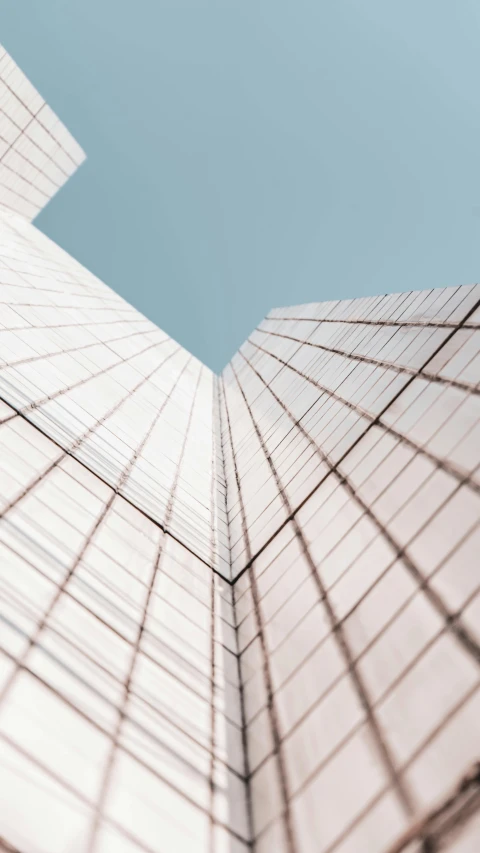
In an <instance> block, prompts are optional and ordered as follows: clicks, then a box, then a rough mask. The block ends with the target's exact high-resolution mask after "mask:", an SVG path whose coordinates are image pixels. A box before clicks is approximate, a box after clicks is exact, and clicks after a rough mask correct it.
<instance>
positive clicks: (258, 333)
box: [0, 52, 480, 853]
mask: <svg viewBox="0 0 480 853" xmlns="http://www.w3.org/2000/svg"><path fill="white" fill-rule="evenodd" d="M0 145H1V146H3V148H2V149H1V150H0V303H1V305H0V519H1V520H0V602H1V606H0V615H1V619H0V743H1V749H0V792H1V798H0V800H1V805H0V849H3V850H6V851H17V853H141V851H144V853H173V851H175V853H177V851H184V850H185V851H186V850H188V851H191V853H207V851H208V853H246V851H248V850H251V849H254V850H255V851H257V853H271V852H272V853H277V851H278V853H418V851H423V853H427V851H428V853H431V851H440V850H448V851H449V853H478V851H479V850H480V818H479V815H480V811H479V809H478V806H479V788H480V768H479V765H478V763H477V762H478V761H479V759H480V726H479V722H478V721H479V720H480V692H479V687H480V595H479V584H480V568H479V557H478V555H479V550H480V530H479V524H480V497H479V489H480V418H479V396H478V393H479V391H478V386H479V380H480V355H479V350H480V346H479V344H480V332H479V324H480V307H479V305H480V288H479V287H478V286H472V287H452V288H445V289H438V290H433V291H425V292H413V293H401V294H394V295H389V296H376V297H372V298H371V299H357V300H348V301H339V302H334V303H323V304H312V305H302V306H296V307H293V308H285V309H277V310H274V311H272V312H271V313H270V314H269V316H268V317H267V318H266V320H264V322H263V323H262V324H261V325H260V326H259V328H258V329H256V330H255V331H254V332H253V333H252V335H251V336H250V338H249V339H248V341H247V342H246V343H245V344H244V346H243V347H242V348H241V349H240V351H239V352H238V353H237V355H236V356H235V357H234V358H233V359H232V362H231V363H230V364H229V365H228V366H227V367H226V368H225V370H224V371H223V373H222V375H221V376H220V377H218V378H217V377H215V376H214V375H213V374H212V372H211V371H210V370H209V369H208V368H206V367H205V366H204V365H202V364H201V363H200V362H199V361H198V360H197V359H196V358H194V357H193V356H191V355H190V354H189V353H188V352H186V351H185V350H184V349H183V348H182V347H180V346H179V345H178V344H176V343H175V341H173V340H172V339H171V338H169V337H168V336H167V335H166V334H164V333H163V332H162V331H160V330H159V329H158V328H157V327H156V326H155V325H154V324H153V323H151V322H149V321H148V320H147V319H145V317H143V316H142V315H141V314H140V313H139V312H138V311H136V310H135V309H133V308H132V307H131V306H130V305H128V304H127V303H126V302H125V301H124V300H123V299H121V298H120V297H119V296H117V295H116V294H115V293H114V292H113V291H112V290H110V289H109V288H108V287H107V286H106V285H105V284H103V283H102V282H100V281H99V280H98V279H97V278H96V277H95V276H93V275H92V274H91V273H89V272H88V271H87V270H85V269H84V268H83V267H82V266H81V265H80V264H78V263H77V262H76V261H74V260H73V259H72V258H71V257H70V256H68V255H67V254H66V253H65V252H63V251H62V250H61V249H60V248H59V247H58V246H56V245H55V244H53V243H52V242H51V241H50V240H48V238H46V237H45V236H44V235H43V234H41V233H40V232H39V231H37V230H36V229H35V227H34V226H33V225H32V224H31V222H30V220H31V219H32V218H33V217H34V216H35V215H36V213H37V212H38V211H39V209H41V207H42V206H43V204H44V203H46V202H47V201H48V199H49V198H50V197H51V196H52V195H53V194H54V192H55V191H56V189H58V187H59V186H60V185H61V184H62V183H63V182H64V180H66V179H67V177H68V175H69V174H71V173H72V172H73V171H74V169H75V168H76V167H77V165H79V164H80V163H81V161H82V159H83V156H84V155H83V153H82V152H81V150H80V149H79V147H78V146H77V144H76V143H75V142H74V140H73V139H72V138H71V136H70V135H69V134H68V132H67V131H66V129H65V128H64V127H63V125H61V123H60V122H59V121H58V120H57V119H56V117H55V116H53V114H52V113H51V111H50V110H49V109H48V107H47V106H46V105H44V103H43V101H42V99H41V98H40V96H39V95H38V93H37V92H36V91H35V90H34V89H33V88H32V87H31V85H30V84H29V83H28V81H26V79H25V77H24V76H23V75H22V74H21V72H20V71H19V69H18V68H17V67H16V66H15V64H14V63H13V61H12V60H11V59H10V57H8V55H7V54H6V53H5V52H3V53H2V54H1V56H0Z"/></svg>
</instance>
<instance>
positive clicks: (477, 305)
mask: <svg viewBox="0 0 480 853" xmlns="http://www.w3.org/2000/svg"><path fill="white" fill-rule="evenodd" d="M479 306H480V300H478V301H477V302H476V303H475V305H473V306H472V308H470V310H469V311H468V312H467V314H466V315H465V316H464V318H463V319H462V320H461V322H460V323H459V324H458V325H457V326H455V327H454V329H453V330H452V332H451V333H450V334H449V335H448V336H447V337H446V338H445V339H444V340H443V341H442V343H441V345H440V346H439V347H437V349H436V350H435V351H434V352H433V353H431V355H429V357H428V358H427V359H426V361H425V362H424V363H423V365H422V366H421V367H420V371H422V370H424V369H425V368H426V367H427V365H428V363H429V362H430V361H431V360H432V359H433V358H434V357H435V356H436V355H437V354H438V353H439V352H440V351H441V350H442V348H443V347H444V346H445V345H446V344H447V343H448V341H449V340H450V339H451V338H452V337H453V335H454V334H455V332H456V331H457V330H458V329H460V328H463V326H464V325H465V323H467V322H468V319H469V317H470V316H471V315H472V314H473V313H474V312H475V311H476V310H477V308H478V307H479ZM270 354H271V353H269V355H270ZM243 358H244V360H245V361H248V360H247V359H246V358H245V356H243ZM414 379H415V377H414V376H411V377H410V378H409V379H408V380H407V381H406V383H405V385H403V387H402V388H400V390H399V391H397V393H396V394H394V396H393V397H392V399H391V400H389V402H388V403H387V404H386V405H385V406H384V408H383V409H382V410H381V411H380V412H379V413H378V415H376V416H375V418H374V420H372V421H371V423H370V424H368V426H367V427H366V429H365V430H364V432H363V433H362V434H361V435H360V436H359V437H358V438H357V439H355V441H354V442H353V443H352V444H351V445H350V447H348V448H347V450H346V451H345V452H344V453H343V454H342V456H341V457H340V458H339V459H338V460H337V462H336V463H335V469H337V468H338V466H339V465H340V464H341V463H342V462H343V461H344V459H345V458H346V457H347V456H348V454H349V453H350V452H351V451H352V450H353V449H354V447H356V446H357V444H359V442H360V441H361V440H362V439H363V438H364V436H365V435H366V434H367V432H369V430H370V429H371V428H372V427H373V426H376V425H377V424H379V423H381V418H382V417H383V415H384V414H385V413H386V411H387V410H388V409H389V408H390V406H392V405H393V404H394V403H395V402H396V401H397V400H398V398H399V397H400V396H401V395H402V394H403V393H404V391H405V390H406V389H407V388H408V387H409V386H410V385H411V384H412V382H413V381H414ZM262 381H263V382H264V384H266V383H265V381H264V380H263V379H262ZM267 387H268V386H267ZM270 391H271V389H270ZM272 393H273V392H272ZM282 405H283V404H282ZM295 422H296V423H297V420H296V419H295ZM382 425H383V424H382ZM402 438H403V437H402ZM326 476H329V474H328V473H327V475H326ZM324 479H325V477H323V478H322V479H321V480H320V482H319V483H317V485H316V486H314V488H313V489H312V490H311V491H310V493H309V494H308V495H307V496H306V497H305V498H304V499H303V500H302V501H301V502H300V504H299V505H298V506H297V508H296V509H295V513H297V512H298V511H299V510H300V509H301V508H302V507H303V506H304V505H305V504H306V503H307V501H308V500H309V499H310V498H311V497H312V495H314V494H315V492H316V491H317V489H318V488H319V486H320V485H321V484H322V483H323V481H324ZM291 520H292V519H291V518H290V517H287V518H286V519H285V521H284V522H282V524H281V525H279V527H278V529H277V530H276V531H275V533H273V534H272V536H270V538H269V539H268V540H267V541H266V542H265V543H264V544H263V545H262V546H261V547H260V548H259V549H258V551H257V552H256V554H255V555H254V557H253V558H252V559H256V558H257V557H258V556H259V555H260V554H261V553H262V552H263V551H264V550H265V548H266V547H267V546H268V545H269V544H270V542H272V540H273V539H274V538H275V536H276V535H277V534H278V533H279V532H280V530H282V529H283V528H284V527H285V526H286V524H288V522H289V521H291ZM248 568H249V563H248V562H247V564H246V565H245V566H244V568H243V569H242V570H241V571H240V572H238V574H237V575H236V577H235V578H234V579H233V581H232V583H235V582H236V581H237V580H238V579H239V578H240V577H241V576H242V574H243V573H244V572H246V571H247V570H248Z"/></svg>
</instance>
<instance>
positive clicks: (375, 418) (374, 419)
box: [242, 344, 480, 492]
mask: <svg viewBox="0 0 480 853" xmlns="http://www.w3.org/2000/svg"><path fill="white" fill-rule="evenodd" d="M254 346H255V347H257V349H259V350H261V351H262V352H264V353H266V354H267V355H269V356H270V357H271V358H274V359H276V360H277V361H280V363H281V364H283V366H284V367H286V368H288V369H289V370H291V371H292V372H293V373H296V374H297V375H298V376H300V377H301V378H302V379H304V380H305V381H306V382H308V383H309V384H310V385H313V386H314V387H315V388H318V390H319V391H320V393H321V394H327V395H328V396H329V397H331V398H332V399H333V400H336V401H337V402H338V403H341V404H342V405H344V406H346V407H347V408H348V409H350V411H352V412H354V413H355V414H357V415H358V416H359V418H366V419H367V420H368V421H369V425H368V427H366V428H365V431H364V432H363V433H362V435H361V436H360V439H361V438H363V437H364V435H365V434H366V433H367V432H368V431H369V429H370V427H371V426H378V427H379V428H380V429H382V430H383V432H384V433H388V434H389V435H392V436H393V437H394V438H396V439H397V440H398V441H400V442H402V443H404V444H406V445H408V446H409V447H410V448H411V449H412V450H414V451H415V453H417V454H422V455H423V456H425V457H426V458H427V459H429V460H430V461H431V462H433V464H434V465H435V467H437V468H440V469H442V470H443V471H446V472H447V473H448V474H450V476H452V477H454V478H455V479H456V480H458V481H459V482H460V483H461V485H465V484H466V485H468V486H469V487H470V488H471V489H472V490H473V491H475V492H480V483H477V482H476V480H474V479H473V478H472V475H471V474H463V473H462V472H461V471H459V470H458V469H457V468H456V467H455V466H454V465H452V464H451V463H450V462H448V461H447V460H443V459H440V458H439V457H438V456H435V455H434V454H433V453H432V452H431V451H429V450H427V448H426V447H422V446H421V445H419V444H416V443H415V441H413V439H411V438H409V437H408V436H407V435H404V434H403V433H401V432H398V430H396V429H395V428H394V427H392V426H390V425H389V424H387V423H385V422H384V421H383V420H381V417H382V416H383V414H385V409H384V410H383V412H381V413H380V415H373V414H371V413H370V412H368V411H367V410H366V409H363V408H362V407H361V406H357V405H356V404H355V403H352V402H351V401H350V400H347V399H346V397H342V396H341V395H340V394H337V392H336V391H331V390H330V389H329V388H327V386H325V385H321V384H320V382H317V380H316V379H313V378H312V377H310V376H308V375H307V374H306V373H303V372H302V371H301V370H299V369H298V368H297V367H293V366H292V365H291V364H288V362H286V361H283V359H280V357H279V356H277V355H274V354H273V353H270V352H269V351H268V350H265V349H263V347H261V346H260V345H259V344H254ZM242 357H243V358H244V359H245V361H246V362H247V364H248V365H249V366H250V367H251V369H252V370H253V371H254V372H255V373H256V375H257V376H258V377H259V379H261V381H262V382H263V383H264V384H265V385H266V387H268V389H269V390H270V391H271V393H272V394H274V392H273V391H272V389H271V388H270V386H269V385H267V384H266V382H265V380H264V378H263V376H262V375H261V373H260V372H259V371H258V370H257V369H256V368H255V367H254V366H253V364H252V363H251V362H250V361H249V360H248V359H247V358H246V357H245V356H243V354H242ZM419 378H423V377H419ZM403 390H404V389H403V388H402V391H403ZM274 396H275V395H274ZM276 399H277V400H278V401H279V402H280V403H281V401H280V398H276ZM319 399H320V398H319ZM317 402H318V400H317ZM282 405H283V404H282ZM315 405H316V403H313V404H312V405H311V406H310V408H309V409H308V410H307V412H305V414H303V415H302V417H301V418H294V416H293V415H292V416H291V417H292V418H293V419H294V426H296V427H298V428H299V429H300V430H302V431H303V433H304V435H305V437H306V438H308V440H309V441H310V443H312V444H314V442H313V439H312V438H311V437H310V435H309V433H308V432H307V431H306V430H304V429H303V427H302V425H301V423H300V422H301V421H302V420H303V419H304V417H305V415H306V414H308V412H309V411H310V410H311V409H312V408H313V407H314V406H315ZM389 405H390V404H389ZM442 426H443V424H442V425H441V426H440V427H439V429H441V427H442ZM473 428H474V426H473V427H472V429H473ZM468 434H469V433H467V435H468ZM465 437H466V436H462V440H463V438H465ZM357 443H358V439H357V440H356V441H355V444H357ZM355 444H353V445H352V447H351V448H349V449H348V451H347V453H349V452H350V450H352V449H353V447H354V446H355ZM314 446H316V445H315V444H314ZM345 455H346V454H343V456H342V459H341V460H340V461H339V462H337V463H336V466H338V465H339V464H340V462H341V461H343V459H344V458H345Z"/></svg>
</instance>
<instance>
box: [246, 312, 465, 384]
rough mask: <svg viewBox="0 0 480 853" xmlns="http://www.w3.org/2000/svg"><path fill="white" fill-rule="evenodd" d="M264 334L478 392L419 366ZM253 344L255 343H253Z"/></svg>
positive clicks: (270, 333) (274, 334)
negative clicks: (425, 371) (425, 370)
mask: <svg viewBox="0 0 480 853" xmlns="http://www.w3.org/2000/svg"><path fill="white" fill-rule="evenodd" d="M439 328H441V327H439ZM455 328H456V327H455ZM265 334H267V335H270V336H272V337H276V338H283V339H285V340H288V341H293V342H295V343H298V344H300V345H301V346H308V347H312V349H319V350H321V351H322V352H326V353H330V354H331V355H338V356H341V357H342V358H347V359H350V360H351V361H357V362H358V363H360V364H371V365H373V366H374V367H383V368H385V369H386V370H394V371H395V372H396V373H399V374H401V373H404V374H406V375H407V376H418V377H419V378H426V379H428V380H429V382H438V383H440V384H442V385H447V386H451V387H452V388H458V389H459V390H460V391H467V392H468V393H469V394H480V389H479V388H477V387H476V386H475V385H470V384H469V383H468V382H461V381H460V380H457V379H447V378H446V377H444V376H441V375H440V374H435V373H426V374H423V373H422V369H421V368H420V369H418V370H417V369H416V368H414V367H406V366H404V365H400V364H395V362H391V361H382V360H381V359H375V358H372V357H370V356H365V355H356V354H355V353H349V352H347V351H346V350H341V349H336V348H334V347H326V346H324V345H323V344H316V343H314V342H313V341H308V340H307V341H302V340H301V339H300V338H293V337H290V335H281V334H279V333H278V332H269V331H266V332H265ZM312 334H313V332H312ZM250 343H253V341H250ZM255 346H257V345H256V344H255ZM406 348H407V347H406Z"/></svg>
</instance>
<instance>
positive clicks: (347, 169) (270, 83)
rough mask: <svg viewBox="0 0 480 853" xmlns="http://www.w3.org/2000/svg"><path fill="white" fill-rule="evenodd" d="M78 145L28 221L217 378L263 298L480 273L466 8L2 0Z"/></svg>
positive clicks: (460, 4)
mask: <svg viewBox="0 0 480 853" xmlns="http://www.w3.org/2000/svg"><path fill="white" fill-rule="evenodd" d="M0 40H1V41H2V43H3V44H4V46H5V47H6V48H7V50H9V51H10V53H11V54H12V55H13V56H14V58H15V59H16V61H17V62H18V63H19V65H20V66H21V67H22V68H23V70H24V71H25V72H26V73H27V75H28V76H29V77H30V78H31V79H32V81H33V82H34V83H35V85H36V86H37V88H38V89H39V90H40V92H41V93H42V95H43V96H44V97H45V98H46V99H47V100H48V102H49V103H50V105H51V106H52V108H53V109H54V110H55V111H56V112H57V113H58V114H59V116H60V117H61V118H62V119H63V121H64V122H65V123H66V124H67V126H68V127H69V129H70V130H71V131H72V133H73V134H74V135H75V136H76V138H77V139H78V141H79V142H80V144H81V145H82V146H83V147H84V149H85V150H86V152H87V155H88V160H87V162H86V164H85V165H84V166H82V168H81V170H80V171H79V172H78V173H77V175H76V176H75V177H74V178H73V179H72V180H71V182H70V183H69V184H68V185H67V186H66V187H65V188H64V189H63V190H62V191H61V193H60V194H59V196H58V197H57V198H56V199H55V200H54V201H53V202H52V203H51V204H50V205H49V206H48V207H47V209H46V210H45V211H44V212H43V213H42V214H41V216H40V217H39V218H38V220H37V225H38V226H39V227H40V228H41V229H42V230H44V231H45V232H46V233H47V234H48V235H49V236H50V237H52V238H53V239H54V240H55V241H57V242H58V243H60V245H62V246H63V247H64V248H65V249H67V250H68V251H69V252H71V253H72V254H73V255H74V256H75V257H77V258H78V259H79V260H80V261H82V263H84V264H85V265H86V266H87V267H89V268H90V269H91V270H92V271H93V272H95V273H96V274H97V275H99V276H100V277H101V278H102V279H103V280H104V281H106V282H107V284H109V285H110V286H111V287H113V288H114V289H115V290H117V291H118V292H119V293H121V294H122V296H124V297H125V298H127V299H128V300H129V301H131V302H132V303H133V304H134V305H135V306H136V307H137V308H139V309H140V310H141V311H143V312H144V313H145V314H147V316H149V317H150V318H151V319H152V320H153V321H154V322H156V323H158V325H160V326H161V327H162V328H163V329H165V331H167V332H168V333H169V334H171V335H173V337H175V338H176V339H177V340H178V341H179V342H180V343H182V344H183V345H184V346H186V347H188V348H189V349H190V350H191V351H192V352H194V353H195V355H197V356H198V357H199V358H201V359H202V360H203V361H205V362H206V363H207V364H208V365H210V366H211V367H212V368H213V369H214V370H220V369H221V368H222V367H223V365H224V364H225V363H226V361H227V360H228V359H229V357H230V356H231V355H232V353H233V352H234V351H235V350H236V349H237V348H238V346H239V345H240V344H241V343H242V341H243V340H244V339H245V338H246V337H247V336H248V334H249V332H250V331H251V330H252V328H253V327H254V326H255V325H256V324H257V323H258V322H259V321H260V320H261V318H262V317H263V316H264V315H265V313H266V312H267V311H268V310H269V309H270V308H272V307H274V306H278V305H287V304H294V303H298V302H310V301H321V300H323V299H332V298H345V297H351V296H357V295H358V296H361V295H369V294H376V293H384V292H385V293H387V292H392V291H396V290H409V289H415V288H429V287H440V286H445V285H457V284H469V283H472V282H474V281H478V280H479V279H480V239H479V238H480V169H479V143H480V86H479V81H480V51H479V49H478V44H479V42H480V4H479V3H478V0H456V2H452V0H402V2H393V0H288V2H287V0H255V2H249V0H136V2H134V3H133V2H131V0H128V2H127V0H82V2H81V3H78V2H71V0H42V2H39V0H3V3H2V5H1V9H0Z"/></svg>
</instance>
